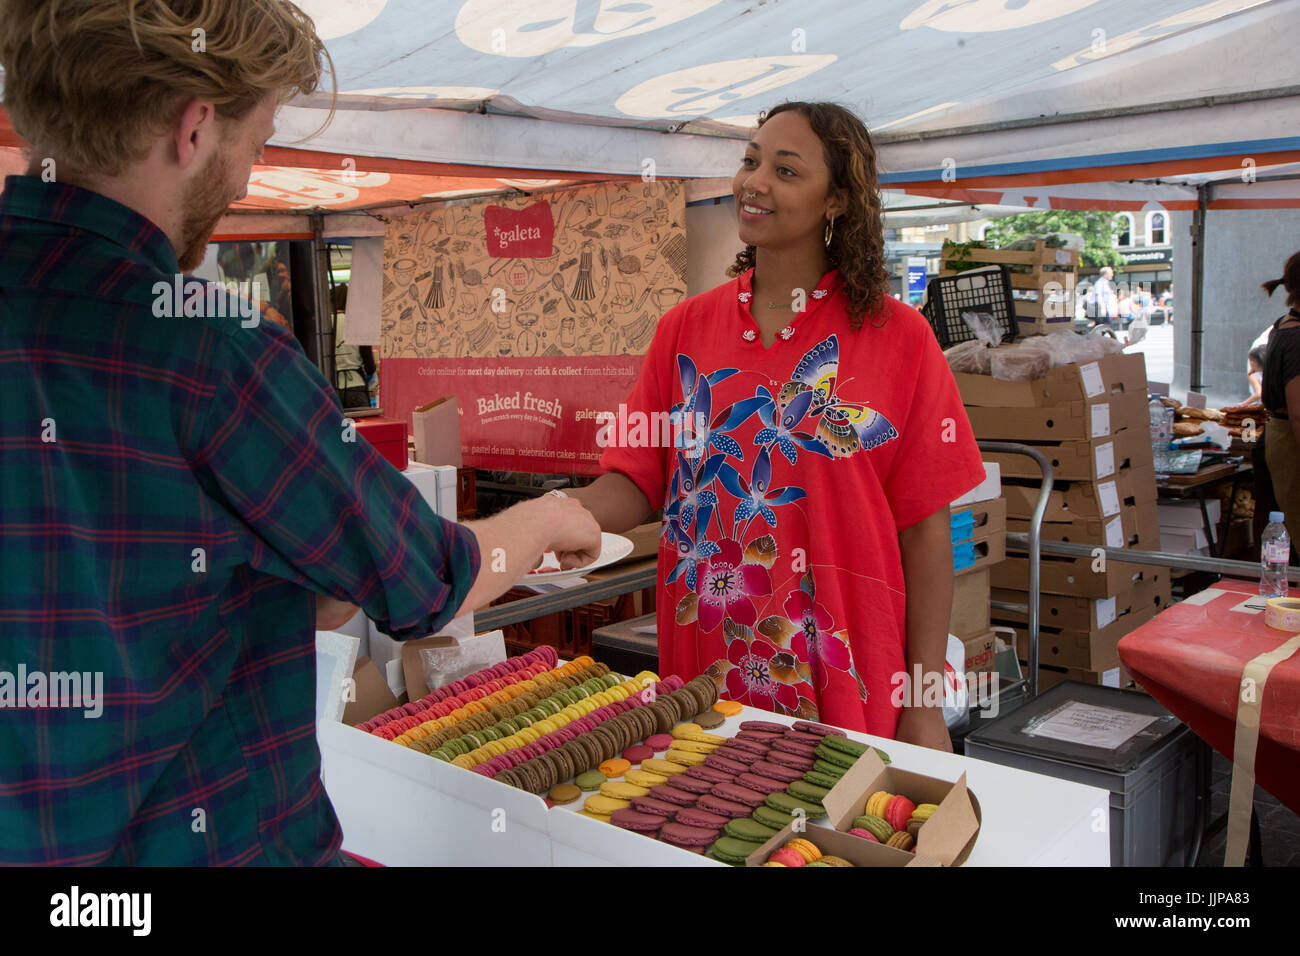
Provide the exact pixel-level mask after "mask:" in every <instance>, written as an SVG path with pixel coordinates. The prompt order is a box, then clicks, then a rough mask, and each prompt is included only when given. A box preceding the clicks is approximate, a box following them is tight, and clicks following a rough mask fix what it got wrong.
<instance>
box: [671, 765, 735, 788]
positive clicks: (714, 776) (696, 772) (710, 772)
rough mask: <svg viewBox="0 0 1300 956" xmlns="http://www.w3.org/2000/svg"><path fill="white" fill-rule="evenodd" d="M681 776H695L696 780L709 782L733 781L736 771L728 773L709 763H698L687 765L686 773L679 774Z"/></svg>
mask: <svg viewBox="0 0 1300 956" xmlns="http://www.w3.org/2000/svg"><path fill="white" fill-rule="evenodd" d="M678 776H681V777H694V778H695V779H696V780H707V781H708V782H709V783H731V781H733V780H735V779H736V775H735V774H734V773H727V772H726V771H725V770H718V769H716V768H714V767H710V766H708V765H707V764H702V763H701V764H696V765H695V766H694V767H687V768H686V773H684V774H678Z"/></svg>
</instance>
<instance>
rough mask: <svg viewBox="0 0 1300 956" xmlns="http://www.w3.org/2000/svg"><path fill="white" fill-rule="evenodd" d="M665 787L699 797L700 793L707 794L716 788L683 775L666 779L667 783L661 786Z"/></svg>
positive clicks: (695, 778)
mask: <svg viewBox="0 0 1300 956" xmlns="http://www.w3.org/2000/svg"><path fill="white" fill-rule="evenodd" d="M662 786H665V787H672V788H673V789H674V790H683V791H685V792H686V793H690V794H694V795H695V796H697V797H698V796H699V795H700V794H702V793H708V792H709V791H710V790H712V789H713V788H714V786H716V784H712V783H709V781H707V780H701V779H699V778H698V777H688V776H686V774H684V773H679V774H676V775H674V776H672V777H669V778H668V782H667V783H664V784H662Z"/></svg>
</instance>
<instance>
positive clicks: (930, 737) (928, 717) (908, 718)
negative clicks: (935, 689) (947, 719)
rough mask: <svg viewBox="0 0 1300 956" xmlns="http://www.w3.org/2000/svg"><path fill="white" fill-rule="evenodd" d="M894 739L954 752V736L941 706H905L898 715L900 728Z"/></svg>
mask: <svg viewBox="0 0 1300 956" xmlns="http://www.w3.org/2000/svg"><path fill="white" fill-rule="evenodd" d="M894 739H896V740H901V741H902V742H903V743H905V744H916V745H917V746H918V747H929V748H930V749H931V750H942V751H943V752H944V753H949V754H950V753H952V738H951V737H949V736H948V727H947V725H946V724H945V723H944V720H943V709H942V708H939V707H904V708H903V712H902V713H901V714H899V716H898V730H897V731H896V732H895V734H894Z"/></svg>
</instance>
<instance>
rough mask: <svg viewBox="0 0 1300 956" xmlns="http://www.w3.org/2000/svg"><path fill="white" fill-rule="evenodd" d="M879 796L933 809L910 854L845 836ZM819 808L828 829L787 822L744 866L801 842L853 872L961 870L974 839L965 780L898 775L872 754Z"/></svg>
mask: <svg viewBox="0 0 1300 956" xmlns="http://www.w3.org/2000/svg"><path fill="white" fill-rule="evenodd" d="M879 790H884V791H887V792H888V793H894V794H902V795H903V796H905V797H907V798H908V799H909V800H911V801H912V802H914V803H917V804H921V803H933V804H936V805H937V806H938V809H937V810H935V811H934V814H933V815H932V816H931V817H930V818H929V819H928V820H927V821H926V822H925V825H924V826H923V827H921V829H920V831H919V833H918V834H917V839H916V851H915V852H914V853H913V852H909V851H907V850H899V849H897V848H895V847H892V846H885V845H883V844H880V843H872V842H871V841H870V840H866V839H863V838H862V837H858V836H851V835H850V834H849V832H848V831H849V830H850V829H852V827H853V821H854V820H855V819H856V818H857V817H859V816H861V815H862V813H863V812H864V809H865V807H866V803H867V798H868V797H870V796H871V795H872V794H873V793H876V792H877V791H879ZM822 804H823V805H824V806H825V807H826V812H827V815H828V817H829V820H828V822H829V823H830V827H823V826H816V825H812V826H808V825H804V822H803V821H791V822H790V823H789V824H787V825H786V826H785V827H784V828H782V830H781V832H780V833H778V834H777V835H776V836H774V837H772V838H771V839H770V840H768V841H767V842H766V843H764V844H763V845H762V846H760V847H759V848H758V849H757V850H755V851H754V852H753V853H751V854H750V855H749V857H748V858H747V859H746V860H745V865H746V866H762V865H763V863H764V862H766V860H767V858H768V857H769V856H770V855H771V854H772V852H773V851H774V850H777V849H779V848H781V847H783V846H785V844H787V843H788V842H790V840H792V839H794V838H796V837H801V838H803V839H805V840H808V841H809V842H811V843H812V844H813V845H814V846H816V847H817V848H818V849H819V850H821V851H822V853H823V854H831V855H833V856H838V857H842V858H843V859H845V860H848V861H849V862H850V863H852V864H853V865H854V866H931V867H932V866H961V864H962V863H964V862H965V861H966V859H967V858H968V857H969V856H970V853H971V850H972V849H974V847H975V839H976V837H978V836H979V830H980V821H981V816H980V807H979V801H978V800H977V799H976V798H975V794H973V793H971V792H970V790H968V789H967V787H966V774H964V773H963V774H962V775H961V776H960V777H958V778H957V780H956V782H951V781H947V780H940V779H938V778H937V777H928V776H926V775H925V774H920V773H913V772H911V771H910V770H900V769H899V768H898V767H894V766H886V764H885V762H884V761H883V760H881V759H880V756H879V755H878V754H877V753H876V752H875V751H874V750H868V751H867V752H866V753H864V754H863V755H862V756H861V757H859V758H858V760H857V762H856V763H855V764H854V765H853V766H852V767H851V768H849V770H848V772H847V773H845V774H844V776H843V777H841V778H840V780H839V782H838V783H836V784H835V786H834V787H832V788H831V791H830V793H828V794H827V795H826V796H825V798H823V800H822ZM796 827H798V828H799V830H798V831H796ZM832 828H833V829H832Z"/></svg>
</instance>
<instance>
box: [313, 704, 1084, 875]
mask: <svg viewBox="0 0 1300 956" xmlns="http://www.w3.org/2000/svg"><path fill="white" fill-rule="evenodd" d="M745 720H766V721H775V722H779V723H786V724H791V723H794V718H788V717H781V716H779V715H776V714H770V713H768V712H766V711H760V710H754V709H752V708H748V707H747V708H745V710H744V711H743V712H742V713H741V714H739V715H737V716H735V717H732V718H729V719H728V720H727V722H726V723H725V724H723V725H722V727H720V728H718V729H716V730H713V731H711V733H715V734H719V735H721V736H733V735H734V734H735V733H736V732H737V731H738V728H739V726H740V723H741V722H742V721H745ZM849 736H850V737H852V738H853V739H855V740H860V741H862V742H864V743H868V744H870V745H871V746H873V747H878V748H879V749H881V750H883V751H884V752H885V753H887V754H889V756H890V759H891V760H892V761H893V763H894V765H895V766H897V767H899V768H901V769H904V770H911V771H914V772H916V773H922V774H927V775H929V776H932V777H938V778H940V779H943V780H954V781H955V780H956V779H957V778H958V777H959V776H961V774H962V772H963V771H964V772H965V773H966V783H967V786H968V787H969V789H970V791H971V793H973V794H974V795H975V797H976V799H978V801H979V806H980V812H981V814H982V817H983V823H982V826H981V828H980V832H979V837H978V839H977V840H976V841H975V846H974V848H973V849H972V851H971V855H970V857H969V859H968V860H967V861H966V862H965V863H964V864H963V865H964V866H1109V865H1110V836H1109V834H1108V833H1107V831H1106V825H1107V820H1108V819H1109V813H1110V809H1109V808H1110V794H1109V793H1108V792H1107V791H1105V790H1101V789H1098V788H1096V787H1087V786H1083V785H1081V784H1077V783H1069V782H1067V781H1064V780H1057V779H1055V778H1053V777H1044V776H1041V775H1039V774H1034V773H1028V772H1026V771H1023V770H1014V769H1011V768H1009V767H1001V766H998V765H997V764H991V763H985V762H984V761H982V760H972V759H970V758H967V757H961V756H956V755H953V754H945V753H939V752H938V751H935V750H927V749H925V748H923V747H914V746H911V745H909V744H904V743H899V742H898V741H894V740H884V739H881V738H878V737H870V736H867V735H866V734H859V733H854V732H850V733H849ZM317 738H318V740H319V742H320V748H321V774H322V777H323V778H324V781H325V789H326V792H327V793H328V794H329V797H330V800H331V801H332V802H333V804H334V809H335V812H336V813H337V814H338V817H339V822H340V823H341V824H342V826H343V848H344V849H345V850H349V851H351V852H353V853H356V854H359V855H361V856H365V857H369V858H370V859H372V860H375V861H377V862H380V863H384V864H387V865H390V866H434V865H445V866H548V865H555V866H608V865H620V866H724V865H725V864H722V863H719V862H717V861H715V860H712V859H709V858H708V857H702V856H698V855H696V854H693V853H688V852H687V851H685V850H679V849H677V848H676V847H672V846H668V845H667V844H664V843H660V842H658V841H657V840H651V839H649V838H648V837H644V836H641V835H640V834H636V833H631V832H628V831H626V830H620V829H619V828H618V827H614V826H611V825H610V824H608V823H601V822H600V821H598V820H593V819H591V818H590V817H584V816H581V815H580V814H578V813H577V812H576V811H577V810H579V809H581V807H582V801H581V800H579V801H577V802H575V803H572V804H568V805H566V806H561V807H555V808H552V809H549V810H548V809H547V807H546V803H545V801H543V800H542V799H541V798H540V797H536V796H533V795H532V794H529V793H525V792H524V791H522V790H516V789H515V788H513V787H508V786H505V785H504V784H499V783H497V782H496V781H494V780H490V779H488V778H487V777H483V776H481V775H479V774H476V773H472V772H470V771H468V770H463V769H461V768H460V767H455V766H452V765H451V764H449V763H445V762H443V761H441V760H434V759H432V758H430V757H428V756H425V755H424V754H420V753H416V752H415V751H412V750H408V749H406V748H405V747H402V746H399V745H397V744H394V743H392V742H391V741H388V740H383V739H381V738H379V737H374V736H372V735H370V734H367V733H364V732H362V731H359V730H356V729H355V728H352V727H347V726H344V725H342V724H337V723H329V724H326V723H322V724H321V725H320V726H319V727H318V728H317Z"/></svg>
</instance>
